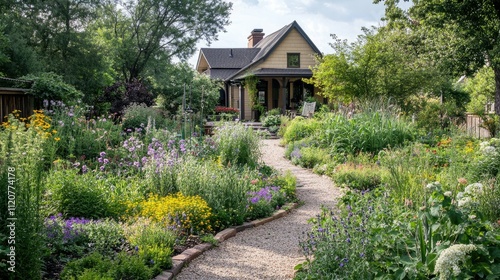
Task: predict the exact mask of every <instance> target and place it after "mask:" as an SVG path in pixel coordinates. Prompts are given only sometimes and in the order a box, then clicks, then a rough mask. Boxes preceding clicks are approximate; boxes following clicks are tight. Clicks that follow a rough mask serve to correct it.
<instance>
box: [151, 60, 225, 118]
mask: <svg viewBox="0 0 500 280" xmlns="http://www.w3.org/2000/svg"><path fill="white" fill-rule="evenodd" d="M162 73H163V74H162V75H158V76H157V77H156V79H155V80H154V83H153V84H154V87H155V89H156V91H157V93H158V100H157V103H158V104H157V105H159V106H161V107H163V108H165V109H166V110H167V111H169V112H170V113H172V114H175V113H177V112H179V111H180V110H182V104H183V99H184V92H185V93H186V95H185V101H184V102H185V105H186V107H189V108H190V109H192V110H193V112H195V113H198V112H201V111H202V110H203V114H209V113H213V110H214V109H215V106H216V105H217V103H218V101H219V90H220V89H221V88H222V83H221V82H219V81H215V80H212V79H210V78H209V77H208V76H206V75H203V74H198V73H197V72H196V71H195V70H194V69H192V68H191V67H190V66H189V65H188V64H186V63H178V64H174V65H166V66H164V70H163V71H162Z"/></svg>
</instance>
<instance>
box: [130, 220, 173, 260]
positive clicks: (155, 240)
mask: <svg viewBox="0 0 500 280" xmlns="http://www.w3.org/2000/svg"><path fill="white" fill-rule="evenodd" d="M126 232H127V234H126V235H127V240H128V241H129V242H130V244H131V245H132V247H135V246H137V247H135V248H136V250H137V251H138V252H139V256H140V257H141V258H142V260H143V261H144V263H148V262H151V261H153V262H154V264H155V265H156V266H158V267H160V268H162V269H167V268H170V267H171V266H172V253H173V248H174V244H175V241H176V238H177V236H176V234H175V233H174V231H171V230H169V229H167V228H166V227H165V226H163V225H162V224H160V223H155V222H151V221H150V220H149V219H139V220H136V221H134V222H133V223H132V224H130V225H129V226H128V227H127V230H126Z"/></svg>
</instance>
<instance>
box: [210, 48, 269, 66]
mask: <svg viewBox="0 0 500 280" xmlns="http://www.w3.org/2000/svg"><path fill="white" fill-rule="evenodd" d="M259 51H260V49H256V48H236V49H230V48H229V49H228V48H223V49H220V48H202V49H201V53H202V54H203V55H204V56H205V59H206V60H207V62H208V65H209V66H210V68H212V69H216V68H233V69H234V68H237V69H241V68H243V67H245V66H247V65H248V64H250V63H251V62H252V60H253V58H254V57H255V55H257V53H259Z"/></svg>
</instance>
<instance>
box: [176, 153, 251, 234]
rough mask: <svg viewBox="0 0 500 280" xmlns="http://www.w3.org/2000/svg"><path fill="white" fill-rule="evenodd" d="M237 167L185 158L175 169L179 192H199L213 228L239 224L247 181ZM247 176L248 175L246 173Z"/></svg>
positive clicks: (248, 186)
mask: <svg viewBox="0 0 500 280" xmlns="http://www.w3.org/2000/svg"><path fill="white" fill-rule="evenodd" d="M244 174H245V173H243V174H242V173H241V172H240V171H238V169H237V167H225V168H222V167H220V166H217V165H216V164H215V163H213V162H209V161H207V162H201V163H198V162H196V161H194V160H189V161H187V162H185V164H183V166H182V167H181V168H180V170H179V171H178V175H177V176H178V177H177V184H178V188H179V191H180V192H181V193H182V194H183V195H199V196H201V197H202V198H203V199H204V200H205V201H206V202H207V203H208V205H209V206H210V208H211V209H212V214H213V221H214V222H213V223H212V224H213V229H214V230H218V229H223V228H226V227H228V226H231V225H239V224H242V223H243V221H244V218H245V212H246V210H245V208H246V204H247V191H249V190H250V182H249V180H248V179H245V178H244V176H245V175H244ZM247 176H248V175H247Z"/></svg>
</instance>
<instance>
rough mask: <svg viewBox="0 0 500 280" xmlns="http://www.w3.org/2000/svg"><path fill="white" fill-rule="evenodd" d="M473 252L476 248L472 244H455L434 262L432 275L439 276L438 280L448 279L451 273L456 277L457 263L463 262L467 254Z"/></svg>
mask: <svg viewBox="0 0 500 280" xmlns="http://www.w3.org/2000/svg"><path fill="white" fill-rule="evenodd" d="M475 250H476V246H474V245H472V244H455V245H452V246H451V247H449V248H446V249H444V250H443V251H442V252H441V254H440V255H439V257H438V259H437V261H436V266H435V268H434V274H436V275H437V274H439V279H440V280H445V279H449V278H450V274H451V273H453V275H454V276H458V275H459V274H460V267H459V266H458V265H459V263H461V262H464V261H465V258H466V257H467V254H468V253H470V252H472V251H475Z"/></svg>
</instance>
